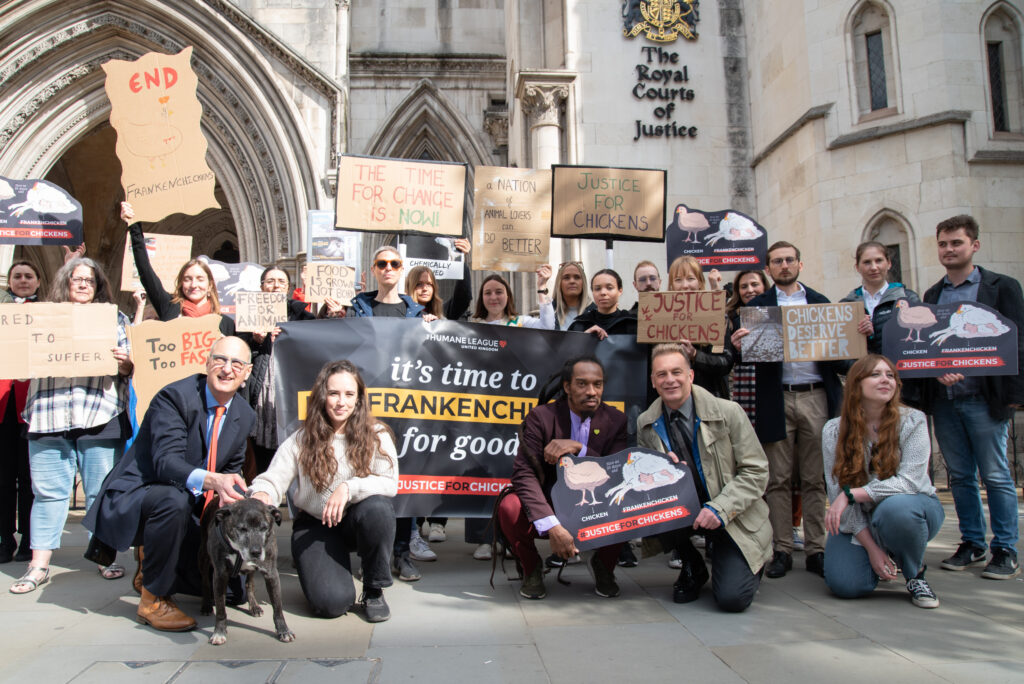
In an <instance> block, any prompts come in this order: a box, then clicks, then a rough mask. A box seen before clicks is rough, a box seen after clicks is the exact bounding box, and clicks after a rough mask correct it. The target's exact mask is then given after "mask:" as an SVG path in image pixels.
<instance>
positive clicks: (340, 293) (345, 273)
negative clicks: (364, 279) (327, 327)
mask: <svg viewBox="0 0 1024 684" xmlns="http://www.w3.org/2000/svg"><path fill="white" fill-rule="evenodd" d="M305 293H306V301H307V302H314V303H316V304H321V303H323V302H324V300H325V299H327V298H328V297H330V298H331V299H335V300H337V301H339V302H341V303H342V304H344V305H345V306H348V305H349V304H351V303H352V298H353V297H355V296H356V270H355V269H354V268H352V267H351V266H346V265H345V264H343V263H340V262H337V261H313V262H310V263H308V264H306V290H305Z"/></svg>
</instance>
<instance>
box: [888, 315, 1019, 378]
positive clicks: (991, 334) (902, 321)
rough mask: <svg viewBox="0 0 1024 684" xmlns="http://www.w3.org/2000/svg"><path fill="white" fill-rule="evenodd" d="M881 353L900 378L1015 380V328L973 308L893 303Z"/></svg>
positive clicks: (1006, 319)
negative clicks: (892, 363) (950, 375)
mask: <svg viewBox="0 0 1024 684" xmlns="http://www.w3.org/2000/svg"><path fill="white" fill-rule="evenodd" d="M882 352H883V353H884V354H885V355H886V356H887V357H889V358H890V359H892V360H893V361H895V362H896V367H897V368H899V371H900V375H901V376H902V377H904V378H936V377H939V376H942V375H945V374H946V373H961V374H963V375H1016V374H1017V372H1018V370H1019V369H1018V368H1017V326H1016V325H1014V323H1013V321H1011V320H1010V319H1008V318H1006V317H1005V316H1002V315H1001V314H1000V313H999V312H998V311H996V310H995V309H992V308H989V307H987V306H985V305H984V304H978V303H976V302H954V303H951V304H939V305H932V304H924V303H920V302H919V303H916V304H911V303H910V302H908V301H907V300H906V299H901V300H899V301H898V302H896V315H895V316H893V317H892V318H890V319H889V322H888V323H886V324H885V329H884V330H883V331H882Z"/></svg>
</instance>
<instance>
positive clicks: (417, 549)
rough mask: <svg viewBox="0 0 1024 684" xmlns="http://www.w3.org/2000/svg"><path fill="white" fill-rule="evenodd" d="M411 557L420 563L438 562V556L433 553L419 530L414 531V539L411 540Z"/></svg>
mask: <svg viewBox="0 0 1024 684" xmlns="http://www.w3.org/2000/svg"><path fill="white" fill-rule="evenodd" d="M409 557H410V558H412V559H413V560H418V561H436V560H437V554H436V553H434V552H433V550H432V549H431V548H430V546H429V545H428V544H427V542H426V541H424V539H423V537H421V536H420V532H419V530H413V531H412V537H410V538H409Z"/></svg>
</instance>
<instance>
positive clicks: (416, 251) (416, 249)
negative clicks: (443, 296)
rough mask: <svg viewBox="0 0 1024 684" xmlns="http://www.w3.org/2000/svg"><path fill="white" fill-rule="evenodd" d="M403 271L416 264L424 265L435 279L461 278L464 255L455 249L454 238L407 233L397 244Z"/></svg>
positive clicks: (463, 267)
mask: <svg viewBox="0 0 1024 684" xmlns="http://www.w3.org/2000/svg"><path fill="white" fill-rule="evenodd" d="M398 249H399V252H400V253H401V255H402V259H404V260H405V272H406V273H408V272H409V271H410V269H413V268H416V267H417V266H426V267H427V268H429V269H430V270H431V271H432V272H433V274H434V278H436V279H437V280H462V275H463V273H465V270H466V255H465V254H463V253H462V252H460V251H459V250H457V249H455V238H450V237H428V236H425V235H408V236H406V238H405V242H402V243H400V244H399V245H398Z"/></svg>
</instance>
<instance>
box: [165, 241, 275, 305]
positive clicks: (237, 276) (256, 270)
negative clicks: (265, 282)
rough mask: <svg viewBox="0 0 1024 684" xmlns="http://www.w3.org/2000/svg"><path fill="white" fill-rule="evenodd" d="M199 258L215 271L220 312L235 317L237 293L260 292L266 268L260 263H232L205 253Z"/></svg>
mask: <svg viewBox="0 0 1024 684" xmlns="http://www.w3.org/2000/svg"><path fill="white" fill-rule="evenodd" d="M199 260H200V261H203V262H205V263H206V265H207V266H209V267H210V272H211V273H213V281H214V282H215V283H217V298H218V299H220V312H221V313H222V314H224V315H225V316H228V317H230V318H234V317H235V295H237V294H238V293H239V292H259V291H260V289H261V288H260V276H261V275H263V271H264V270H265V269H264V268H263V266H261V265H259V264H254V263H251V262H246V261H243V262H242V263H240V264H232V263H228V262H226V261H217V260H216V259H211V258H210V257H208V256H206V255H205V254H204V255H203V256H201V257H199ZM186 261H187V259H186ZM179 266H180V264H179Z"/></svg>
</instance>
